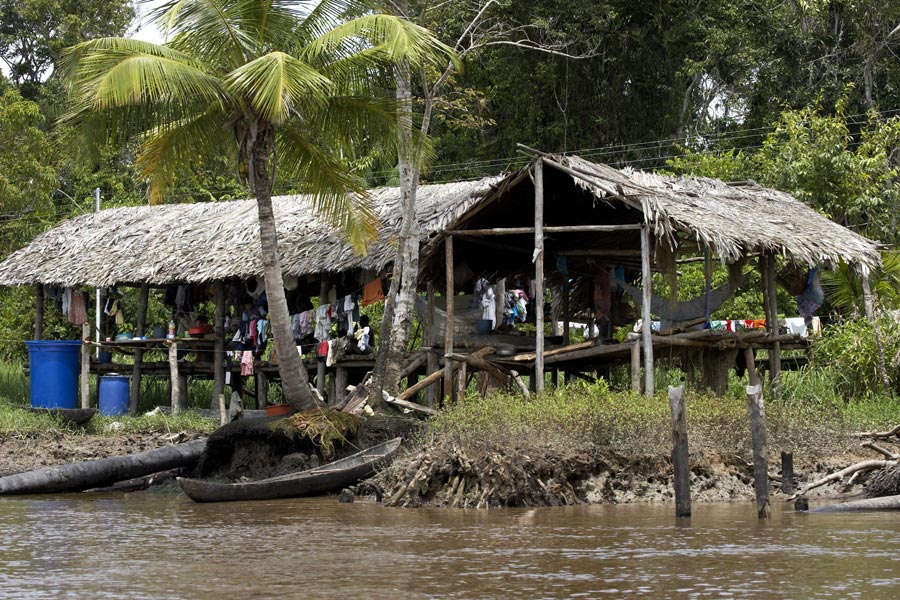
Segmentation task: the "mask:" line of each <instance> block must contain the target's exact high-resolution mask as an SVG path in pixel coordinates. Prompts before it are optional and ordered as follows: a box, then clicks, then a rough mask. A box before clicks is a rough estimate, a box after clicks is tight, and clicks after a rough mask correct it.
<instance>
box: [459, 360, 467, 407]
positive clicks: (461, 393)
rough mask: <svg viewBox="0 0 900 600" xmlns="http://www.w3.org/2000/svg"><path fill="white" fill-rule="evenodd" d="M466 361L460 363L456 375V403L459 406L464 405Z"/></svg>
mask: <svg viewBox="0 0 900 600" xmlns="http://www.w3.org/2000/svg"><path fill="white" fill-rule="evenodd" d="M466 367H467V364H466V361H464V360H463V361H460V363H459V370H458V372H457V375H458V376H459V391H458V392H457V394H456V401H457V402H459V403H460V404H464V403H465V402H466V379H467V378H468V373H467V372H466V371H467V369H466Z"/></svg>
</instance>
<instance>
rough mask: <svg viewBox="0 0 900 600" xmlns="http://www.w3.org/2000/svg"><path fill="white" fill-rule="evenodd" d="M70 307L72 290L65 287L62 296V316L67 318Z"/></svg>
mask: <svg viewBox="0 0 900 600" xmlns="http://www.w3.org/2000/svg"><path fill="white" fill-rule="evenodd" d="M71 307H72V288H69V287H67V288H66V289H65V290H63V295H62V314H64V315H66V318H69V309H70V308H71Z"/></svg>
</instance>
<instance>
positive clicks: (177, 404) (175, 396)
mask: <svg viewBox="0 0 900 600" xmlns="http://www.w3.org/2000/svg"><path fill="white" fill-rule="evenodd" d="M169 381H170V382H171V383H170V386H171V388H172V395H171V404H172V413H173V414H174V413H179V412H181V376H180V374H179V373H178V342H177V341H175V340H172V341H171V343H169Z"/></svg>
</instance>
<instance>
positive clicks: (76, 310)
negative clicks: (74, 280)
mask: <svg viewBox="0 0 900 600" xmlns="http://www.w3.org/2000/svg"><path fill="white" fill-rule="evenodd" d="M86 295H87V294H79V293H75V294H72V298H71V300H70V301H69V312H68V313H67V315H66V316H67V318H68V320H69V323H74V324H75V325H83V324H84V323H87V320H88V316H87V300H86V299H85V296H86Z"/></svg>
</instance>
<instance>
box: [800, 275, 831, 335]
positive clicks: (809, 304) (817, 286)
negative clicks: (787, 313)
mask: <svg viewBox="0 0 900 600" xmlns="http://www.w3.org/2000/svg"><path fill="white" fill-rule="evenodd" d="M794 300H796V301H797V309H798V310H799V311H800V314H801V315H802V316H803V318H804V319H805V321H806V325H810V324H811V323H812V318H813V315H814V314H815V312H816V310H818V308H819V307H820V306H822V303H823V302H824V301H825V291H824V290H823V289H822V280H821V277H820V275H819V268H818V267H814V268H812V269H810V271H809V275H807V278H806V288H805V289H804V290H803V293H802V294H800V295H799V296H795V297H794Z"/></svg>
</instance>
